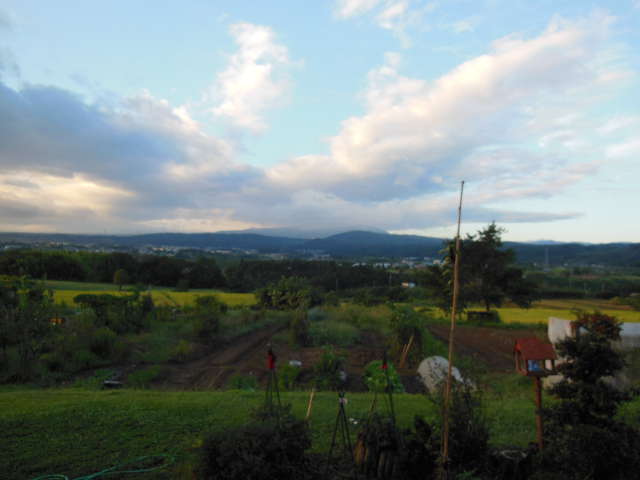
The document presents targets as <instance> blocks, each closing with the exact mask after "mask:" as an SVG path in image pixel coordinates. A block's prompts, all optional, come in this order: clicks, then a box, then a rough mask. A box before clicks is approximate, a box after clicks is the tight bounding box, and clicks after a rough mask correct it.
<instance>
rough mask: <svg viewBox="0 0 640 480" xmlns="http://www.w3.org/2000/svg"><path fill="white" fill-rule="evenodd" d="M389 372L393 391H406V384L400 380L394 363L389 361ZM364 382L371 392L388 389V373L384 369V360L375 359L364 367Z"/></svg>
mask: <svg viewBox="0 0 640 480" xmlns="http://www.w3.org/2000/svg"><path fill="white" fill-rule="evenodd" d="M387 372H388V373H389V382H390V383H391V388H392V392H393V393H404V386H403V385H402V381H400V376H399V375H398V372H396V369H395V368H394V367H393V365H392V364H391V363H390V362H388V363H387ZM364 383H366V385H367V388H368V389H369V391H370V392H378V393H380V392H386V391H387V385H388V383H387V374H386V373H385V371H384V370H383V369H382V361H381V360H374V361H372V362H369V363H368V364H367V366H366V367H365V368H364Z"/></svg>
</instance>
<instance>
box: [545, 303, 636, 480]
mask: <svg viewBox="0 0 640 480" xmlns="http://www.w3.org/2000/svg"><path fill="white" fill-rule="evenodd" d="M578 323H579V325H580V326H581V327H582V328H581V333H580V334H579V335H577V336H576V337H568V338H566V339H565V340H563V341H561V342H559V343H558V344H556V349H557V351H558V353H559V355H560V356H562V357H564V358H565V359H566V362H565V363H562V364H561V365H560V366H559V367H558V370H559V372H560V373H561V374H562V375H563V376H564V379H563V380H562V381H561V382H559V383H558V384H557V385H555V386H554V387H553V388H552V389H551V392H552V393H553V394H554V395H555V396H556V397H558V398H559V399H560V402H558V403H557V404H555V405H554V406H552V407H550V408H548V409H547V410H546V411H545V420H546V425H545V438H546V445H545V450H544V454H543V455H542V456H541V467H542V468H541V470H543V471H544V472H554V473H555V474H556V475H557V477H553V476H552V477H549V476H544V475H543V477H540V478H545V479H546V478H563V479H584V478H594V479H595V478H607V479H627V478H636V477H637V472H638V471H639V470H640V432H639V431H638V430H636V429H634V428H632V427H631V426H629V425H626V424H624V423H622V422H620V421H619V420H617V419H616V418H615V415H616V413H617V411H618V408H619V407H620V405H621V404H622V403H623V402H625V401H626V400H629V399H631V395H628V394H626V393H624V392H621V391H619V390H617V389H615V388H614V387H613V386H611V384H609V383H607V382H606V381H605V377H609V376H612V375H615V374H616V373H617V372H619V371H620V369H621V368H622V367H623V366H624V360H623V358H622V355H621V353H619V352H617V351H616V350H614V349H613V347H612V346H611V342H612V341H615V340H618V339H619V338H620V329H621V327H620V324H619V323H618V322H617V320H616V319H615V318H614V317H610V316H608V315H605V314H602V313H600V312H593V313H581V314H579V315H578Z"/></svg>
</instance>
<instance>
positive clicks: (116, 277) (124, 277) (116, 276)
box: [113, 268, 130, 290]
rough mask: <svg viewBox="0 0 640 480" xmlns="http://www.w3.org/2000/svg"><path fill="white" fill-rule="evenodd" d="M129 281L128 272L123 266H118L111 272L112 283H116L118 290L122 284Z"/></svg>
mask: <svg viewBox="0 0 640 480" xmlns="http://www.w3.org/2000/svg"><path fill="white" fill-rule="evenodd" d="M129 281H130V278H129V273H128V272H127V271H126V270H125V269H124V268H119V269H118V270H116V271H115V272H114V273H113V283H115V284H116V285H118V290H122V286H123V285H124V284H125V283H129Z"/></svg>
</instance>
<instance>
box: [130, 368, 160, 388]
mask: <svg viewBox="0 0 640 480" xmlns="http://www.w3.org/2000/svg"><path fill="white" fill-rule="evenodd" d="M161 375H162V367H161V366H160V365H152V366H150V367H147V368H143V369H141V370H136V371H135V372H132V373H130V374H129V375H128V376H127V385H128V386H130V387H133V388H148V387H149V386H150V385H151V383H152V382H153V381H154V380H156V379H158V378H159V377H160V376H161Z"/></svg>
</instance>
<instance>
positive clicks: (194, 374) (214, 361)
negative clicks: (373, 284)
mask: <svg viewBox="0 0 640 480" xmlns="http://www.w3.org/2000/svg"><path fill="white" fill-rule="evenodd" d="M285 328H286V327H285V326H284V325H272V326H269V327H264V328H261V329H258V330H254V331H252V332H249V333H247V334H245V335H243V336H241V337H239V338H236V339H234V340H233V341H232V342H230V343H229V344H227V345H222V346H220V347H218V348H217V349H216V350H215V351H213V352H211V353H209V354H207V355H205V356H204V357H202V358H200V359H198V360H194V361H191V362H187V363H184V364H169V365H168V366H167V368H166V374H165V376H164V378H162V379H160V380H158V381H157V382H156V383H155V386H157V387H161V388H167V389H177V390H213V389H219V388H223V387H224V386H225V385H226V384H227V383H228V381H229V379H230V378H231V377H232V376H233V375H243V376H253V377H255V378H256V380H257V382H258V384H260V385H263V386H264V385H265V384H266V382H267V379H268V374H269V370H268V368H267V349H268V346H269V345H272V346H273V350H274V352H275V354H276V355H277V358H278V360H277V364H278V365H279V366H282V365H286V364H288V363H289V361H291V360H297V361H299V362H301V363H302V372H301V380H302V381H303V382H304V381H305V380H309V381H310V380H311V379H312V377H313V366H314V365H315V364H316V363H318V361H319V360H320V358H321V356H322V354H323V349H322V348H321V347H305V348H293V347H290V346H289V345H288V343H287V342H283V341H277V340H278V337H276V338H275V339H274V336H275V335H276V334H278V333H279V332H281V331H283V330H284V329H285ZM428 328H429V331H430V332H431V333H432V334H433V335H434V336H435V337H436V338H438V339H440V340H441V341H443V342H448V341H449V326H448V325H430V326H429V327H428ZM531 336H535V337H540V338H544V334H543V333H542V332H539V331H534V330H507V329H502V328H491V327H473V326H466V325H464V326H457V327H456V332H455V343H456V345H455V349H456V352H457V353H459V354H462V355H464V356H467V357H470V358H472V359H477V360H479V361H480V362H482V364H483V365H485V366H486V367H487V368H488V369H489V370H490V371H494V372H503V373H507V372H512V371H513V369H514V364H513V345H514V343H515V340H516V339H517V338H524V337H531ZM280 338H281V336H280ZM385 347H386V340H385V338H383V337H381V336H379V335H376V334H373V333H365V334H364V337H363V338H362V339H361V342H360V343H359V344H358V345H355V346H352V347H349V348H336V349H335V352H336V353H337V354H339V355H341V356H343V357H345V358H346V360H347V361H346V364H347V375H348V377H347V378H348V379H347V389H348V390H349V391H365V390H366V386H365V384H364V382H363V380H362V375H363V373H364V368H365V366H366V365H367V364H368V363H369V362H371V361H372V360H379V359H381V358H382V355H383V352H384V350H385ZM391 360H393V359H391ZM398 374H399V375H400V376H401V378H402V381H403V384H404V385H405V388H406V390H407V391H408V392H410V393H419V392H422V391H423V387H422V384H421V382H420V381H419V380H418V379H417V376H416V366H415V365H414V366H407V367H405V368H403V369H399V371H398Z"/></svg>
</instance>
